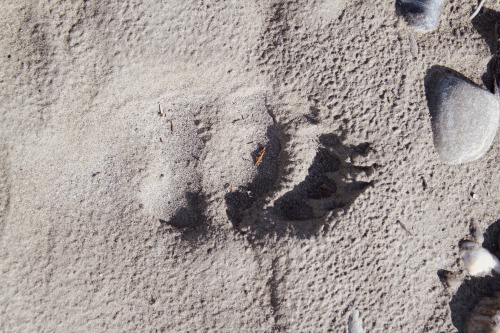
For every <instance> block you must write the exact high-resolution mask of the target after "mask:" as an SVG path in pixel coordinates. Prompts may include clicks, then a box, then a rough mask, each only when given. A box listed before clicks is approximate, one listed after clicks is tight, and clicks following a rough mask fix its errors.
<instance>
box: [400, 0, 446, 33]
mask: <svg viewBox="0 0 500 333" xmlns="http://www.w3.org/2000/svg"><path fill="white" fill-rule="evenodd" d="M443 5H444V0H396V10H397V11H398V12H399V13H400V14H401V15H402V16H403V18H404V19H405V21H406V23H407V24H408V25H409V26H410V27H412V28H414V29H415V30H418V31H431V30H434V29H437V27H438V26H439V15H440V14H441V9H442V8H443Z"/></svg>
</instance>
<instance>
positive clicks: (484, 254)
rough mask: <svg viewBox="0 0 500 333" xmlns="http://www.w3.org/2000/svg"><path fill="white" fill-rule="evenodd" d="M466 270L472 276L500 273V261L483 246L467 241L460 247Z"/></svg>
mask: <svg viewBox="0 0 500 333" xmlns="http://www.w3.org/2000/svg"><path fill="white" fill-rule="evenodd" d="M460 252H461V256H462V259H463V261H464V268H465V270H466V271H467V272H468V273H469V274H470V275H472V276H484V275H487V274H490V273H491V271H492V270H495V271H496V272H500V261H499V260H498V259H497V257H495V256H494V255H493V254H491V253H490V252H489V251H488V250H486V249H485V248H483V247H481V245H479V244H476V243H474V242H470V241H465V242H463V243H462V244H461V245H460Z"/></svg>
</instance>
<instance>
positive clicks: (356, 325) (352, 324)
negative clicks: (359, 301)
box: [348, 310, 365, 333]
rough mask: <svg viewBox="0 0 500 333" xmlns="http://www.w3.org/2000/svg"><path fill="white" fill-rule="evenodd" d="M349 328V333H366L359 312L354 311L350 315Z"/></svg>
mask: <svg viewBox="0 0 500 333" xmlns="http://www.w3.org/2000/svg"><path fill="white" fill-rule="evenodd" d="M348 327H349V333H365V330H364V329H363V325H362V322H361V319H359V311H358V310H354V311H353V312H352V313H351V314H350V315H349V321H348Z"/></svg>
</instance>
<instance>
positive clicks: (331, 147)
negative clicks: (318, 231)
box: [274, 135, 373, 223]
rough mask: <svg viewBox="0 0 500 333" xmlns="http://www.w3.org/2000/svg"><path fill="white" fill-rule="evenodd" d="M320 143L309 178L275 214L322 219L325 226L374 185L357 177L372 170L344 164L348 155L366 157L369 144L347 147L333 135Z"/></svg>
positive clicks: (281, 202)
mask: <svg viewBox="0 0 500 333" xmlns="http://www.w3.org/2000/svg"><path fill="white" fill-rule="evenodd" d="M320 143H321V144H322V145H323V147H321V148H319V150H318V152H317V153H316V156H315V157H314V160H313V162H312V164H311V166H310V167H309V170H308V174H307V176H306V178H305V179H304V180H303V181H302V182H301V183H299V184H298V185H296V186H295V187H294V188H293V189H292V190H291V191H289V192H288V193H286V194H284V195H283V196H282V197H281V198H280V199H278V200H277V201H276V203H275V205H274V210H275V211H276V213H277V214H278V215H280V216H281V217H282V218H284V219H285V220H288V221H306V220H315V219H319V220H320V222H321V223H322V222H324V220H325V219H326V217H327V215H328V213H329V212H330V211H332V210H334V209H337V208H347V207H349V206H350V205H351V204H352V203H353V202H354V200H355V199H356V198H357V197H358V196H359V195H360V194H361V193H362V192H363V191H364V190H366V189H367V188H368V187H369V186H372V185H373V183H372V182H365V181H357V180H356V179H355V178H354V177H356V175H358V174H359V173H361V172H364V173H365V174H366V175H370V174H371V172H372V169H373V167H365V166H356V165H352V164H350V163H347V162H345V161H344V160H345V159H346V158H347V155H350V156H354V155H366V154H367V152H368V150H369V145H368V144H367V143H363V144H360V145H357V146H352V147H345V146H343V145H342V144H341V143H340V139H339V138H338V137H336V136H334V135H323V136H321V137H320ZM342 154H344V155H345V156H342ZM342 157H343V158H342Z"/></svg>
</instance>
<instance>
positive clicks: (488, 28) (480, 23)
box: [472, 8, 500, 92]
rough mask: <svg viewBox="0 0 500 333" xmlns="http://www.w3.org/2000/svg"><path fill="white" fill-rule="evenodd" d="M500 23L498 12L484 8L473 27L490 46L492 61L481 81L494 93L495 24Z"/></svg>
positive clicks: (475, 19) (474, 21) (473, 21)
mask: <svg viewBox="0 0 500 333" xmlns="http://www.w3.org/2000/svg"><path fill="white" fill-rule="evenodd" d="M496 22H500V13H499V12H497V11H496V10H492V9H488V8H483V9H482V10H481V12H480V13H479V14H478V15H477V16H476V17H475V18H474V19H473V20H472V25H473V26H474V28H475V29H476V30H477V32H478V33H479V34H480V35H481V37H483V39H484V41H485V42H486V43H487V44H488V47H489V48H490V52H491V54H492V59H491V60H490V61H489V62H488V66H487V68H485V70H486V72H485V73H484V74H483V75H482V77H481V79H482V81H483V84H484V85H485V86H486V87H487V89H488V90H489V91H491V92H494V77H495V68H494V59H495V53H496V36H495V23H496Z"/></svg>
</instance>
